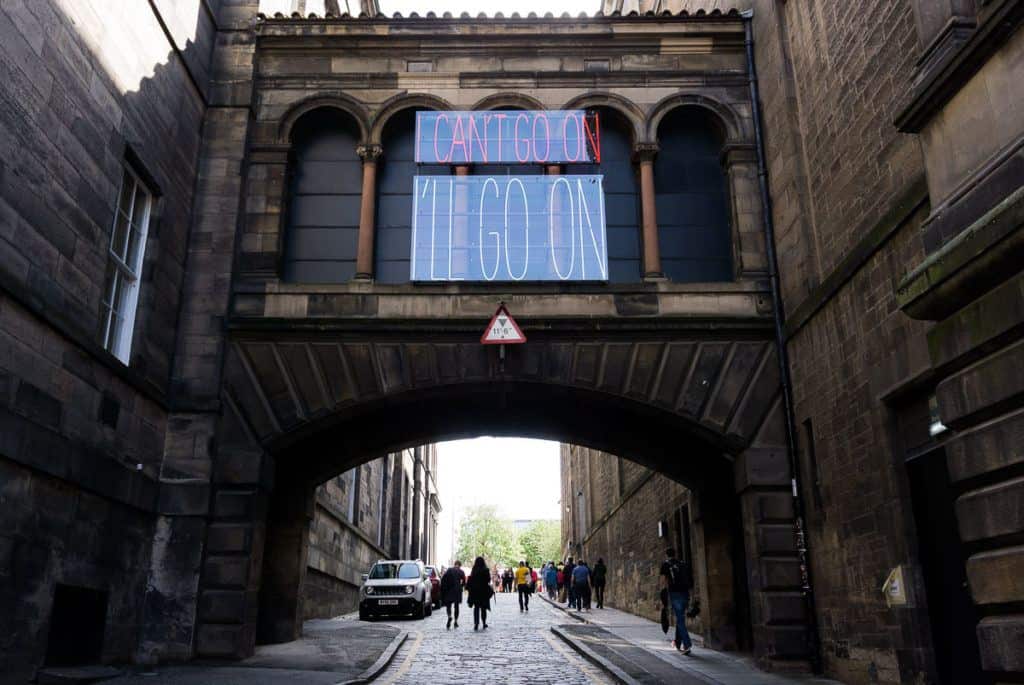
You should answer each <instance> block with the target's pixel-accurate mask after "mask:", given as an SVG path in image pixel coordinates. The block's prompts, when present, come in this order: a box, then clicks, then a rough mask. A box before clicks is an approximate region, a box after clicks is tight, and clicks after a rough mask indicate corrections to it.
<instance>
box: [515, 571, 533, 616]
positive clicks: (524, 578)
mask: <svg viewBox="0 0 1024 685" xmlns="http://www.w3.org/2000/svg"><path fill="white" fill-rule="evenodd" d="M516 589H517V590H518V591H519V611H529V610H530V569H528V568H526V562H525V561H520V562H519V568H517V569H516Z"/></svg>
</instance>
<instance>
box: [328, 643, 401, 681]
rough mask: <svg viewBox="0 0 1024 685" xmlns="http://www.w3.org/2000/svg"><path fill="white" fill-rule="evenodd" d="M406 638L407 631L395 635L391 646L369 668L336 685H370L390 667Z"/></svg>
mask: <svg viewBox="0 0 1024 685" xmlns="http://www.w3.org/2000/svg"><path fill="white" fill-rule="evenodd" d="M408 637H409V631H407V630H403V631H401V632H400V633H398V635H395V637H394V638H392V640H391V644H389V645H388V646H387V648H386V649H385V650H384V651H383V652H382V653H381V655H380V656H379V657H377V660H376V661H374V662H373V664H372V665H371V666H370V667H369V668H367V669H366V670H365V671H363V672H362V673H360V674H359V675H357V676H356V677H355V678H352V679H351V680H343V681H341V682H340V683H338V685H364V683H370V682H373V681H374V680H376V679H377V678H379V677H380V674H381V673H383V672H384V669H386V668H387V667H388V666H390V665H391V662H392V661H393V660H394V658H395V655H396V654H398V650H399V649H400V648H401V647H402V645H403V644H405V641H406V640H407V639H408Z"/></svg>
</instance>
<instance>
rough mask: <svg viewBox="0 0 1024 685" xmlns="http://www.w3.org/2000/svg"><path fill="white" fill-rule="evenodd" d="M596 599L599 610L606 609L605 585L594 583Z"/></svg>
mask: <svg viewBox="0 0 1024 685" xmlns="http://www.w3.org/2000/svg"><path fill="white" fill-rule="evenodd" d="M594 599H595V600H596V601H597V608H598V609H604V583H601V584H600V585H598V584H597V583H594Z"/></svg>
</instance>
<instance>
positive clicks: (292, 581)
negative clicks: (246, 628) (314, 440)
mask: <svg viewBox="0 0 1024 685" xmlns="http://www.w3.org/2000/svg"><path fill="white" fill-rule="evenodd" d="M277 475H278V476H281V475H283V473H282V469H280V468H279V469H278V472H277ZM315 492H316V488H315V486H314V485H312V484H308V483H303V482H298V481H297V482H291V483H288V482H278V483H277V484H276V486H275V491H274V494H273V496H272V497H271V500H270V508H269V512H268V513H267V525H266V541H265V543H264V549H263V559H264V561H263V577H262V582H261V583H260V602H259V624H258V634H257V641H258V642H260V643H264V644H265V643H270V644H277V643H281V642H291V641H292V640H296V639H298V638H299V637H300V636H301V635H302V585H303V582H304V581H305V578H306V564H307V555H308V553H309V524H310V521H312V519H313V509H314V506H315V502H316V499H315Z"/></svg>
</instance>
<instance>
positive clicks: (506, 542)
mask: <svg viewBox="0 0 1024 685" xmlns="http://www.w3.org/2000/svg"><path fill="white" fill-rule="evenodd" d="M478 556H482V557H483V558H484V560H485V561H486V562H487V565H488V566H489V567H492V568H493V567H494V565H495V564H501V565H503V566H510V565H512V564H516V563H519V559H521V558H522V550H521V549H520V548H519V542H518V540H516V533H515V529H514V528H513V527H512V523H511V522H509V521H506V520H504V519H502V518H501V517H499V516H498V510H497V508H496V507H493V506H491V505H481V506H478V507H470V508H469V509H467V510H466V512H465V514H463V516H462V522H461V523H460V524H459V549H458V554H457V558H459V559H461V560H462V563H463V565H464V566H465V567H466V568H469V567H470V566H471V565H472V564H473V560H474V559H476V558H477V557H478Z"/></svg>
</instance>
